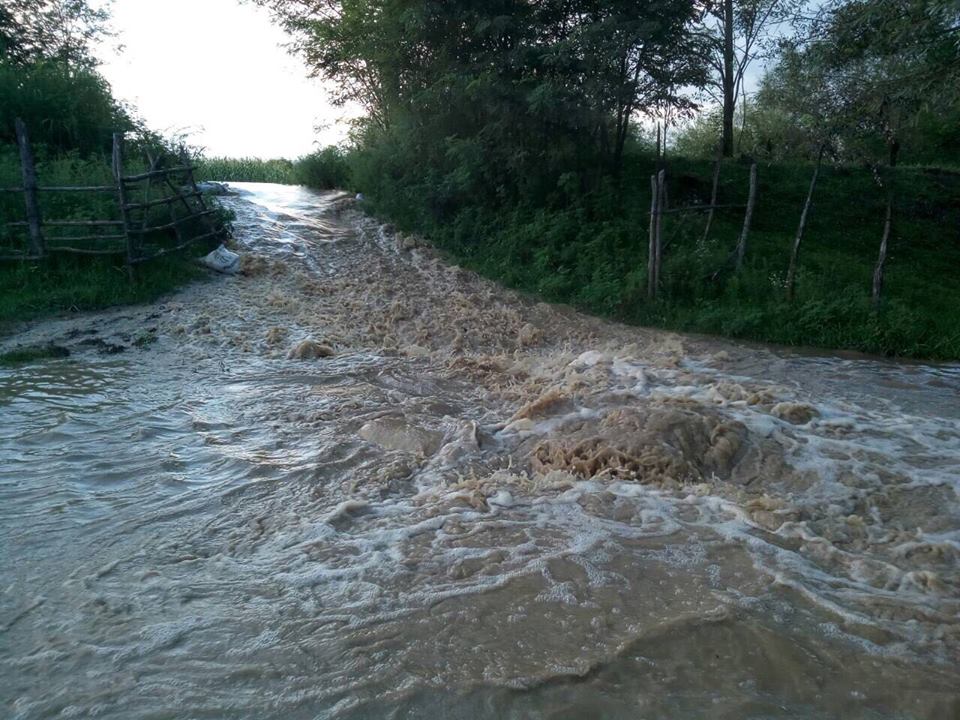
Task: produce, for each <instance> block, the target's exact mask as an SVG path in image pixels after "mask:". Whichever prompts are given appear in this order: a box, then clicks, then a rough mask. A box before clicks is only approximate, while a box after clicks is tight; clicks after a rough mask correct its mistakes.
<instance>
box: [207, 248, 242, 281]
mask: <svg viewBox="0 0 960 720" xmlns="http://www.w3.org/2000/svg"><path fill="white" fill-rule="evenodd" d="M200 262H202V263H203V264H204V265H206V266H207V267H208V268H210V269H211V270H216V271H217V272H220V273H224V274H226V275H236V274H237V273H238V272H240V256H239V255H237V253H235V252H230V251H229V250H227V248H225V247H224V246H223V243H220V247H218V248H217V249H216V250H214V251H213V252H212V253H210V254H209V255H207V256H206V257H205V258H203V259H202V260H201V261H200Z"/></svg>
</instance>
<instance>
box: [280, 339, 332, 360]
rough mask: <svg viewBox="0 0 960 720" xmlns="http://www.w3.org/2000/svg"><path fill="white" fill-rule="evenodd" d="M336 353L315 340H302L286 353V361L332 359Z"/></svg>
mask: <svg viewBox="0 0 960 720" xmlns="http://www.w3.org/2000/svg"><path fill="white" fill-rule="evenodd" d="M335 354H336V353H335V352H334V350H333V348H332V347H330V346H329V345H324V344H323V343H318V342H317V341H316V340H304V341H303V342H302V343H300V344H299V345H297V346H296V347H294V348H293V349H292V350H290V352H289V353H287V359H288V360H317V359H318V358H326V357H333V356H334V355H335Z"/></svg>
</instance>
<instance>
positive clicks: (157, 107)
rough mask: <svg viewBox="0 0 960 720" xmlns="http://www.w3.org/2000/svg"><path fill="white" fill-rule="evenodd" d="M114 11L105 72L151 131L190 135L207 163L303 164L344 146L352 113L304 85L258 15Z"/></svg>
mask: <svg viewBox="0 0 960 720" xmlns="http://www.w3.org/2000/svg"><path fill="white" fill-rule="evenodd" d="M110 7H111V9H112V10H111V12H112V16H113V19H112V22H111V25H112V27H113V30H114V31H115V32H116V33H117V37H116V38H115V39H114V40H113V42H109V43H105V44H103V45H102V46H101V47H100V48H99V50H98V54H99V56H100V59H101V60H102V62H103V65H102V67H101V72H102V73H103V74H104V76H105V77H106V78H107V80H108V81H109V82H110V84H111V85H112V86H113V89H114V93H115V94H116V95H117V96H118V97H119V98H120V99H122V100H124V101H126V102H129V103H131V104H133V105H134V106H135V108H136V109H137V111H138V113H139V115H140V116H141V117H142V118H143V119H144V120H145V121H146V123H147V126H148V127H150V128H151V129H152V130H156V131H159V132H161V133H164V134H173V133H179V132H184V131H185V132H187V133H188V136H189V140H188V142H189V143H190V144H191V145H195V146H200V147H203V148H205V149H206V153H207V154H208V155H226V156H231V157H261V158H273V157H288V158H295V157H299V156H301V155H305V154H307V153H309V152H311V151H312V150H314V149H315V148H316V147H317V146H318V144H319V145H320V146H323V145H330V144H335V143H337V142H339V141H341V140H342V139H344V137H345V136H346V132H347V126H346V123H345V122H344V121H345V120H346V119H348V117H347V113H345V111H344V110H343V109H341V108H336V107H333V105H332V104H331V103H330V101H329V98H328V95H327V92H326V90H325V89H324V87H323V85H322V84H321V83H320V81H317V80H311V79H309V78H307V72H306V70H305V68H304V66H303V64H302V62H301V61H300V60H299V59H298V58H296V57H294V56H291V55H290V54H289V53H288V52H287V50H286V49H285V48H283V47H282V46H283V44H284V43H285V42H287V39H288V38H287V36H286V34H285V33H284V32H283V31H282V30H281V29H280V28H278V27H276V26H275V25H274V24H273V23H271V21H270V16H269V13H267V12H266V11H265V10H263V9H262V8H258V7H255V6H253V5H251V4H249V3H241V2H240V1H239V0H162V1H161V0H113V2H112V3H110ZM117 44H120V45H122V50H121V52H119V53H117V52H116V46H117ZM318 126H319V127H320V129H319V131H318V130H317V129H316V128H318Z"/></svg>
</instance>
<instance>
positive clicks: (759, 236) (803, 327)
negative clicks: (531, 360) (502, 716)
mask: <svg viewBox="0 0 960 720" xmlns="http://www.w3.org/2000/svg"><path fill="white" fill-rule="evenodd" d="M711 170H712V165H711V163H709V162H707V161H694V160H683V159H674V160H671V163H670V201H671V206H672V207H677V206H684V205H690V204H700V203H704V202H706V201H707V200H708V198H709V183H710V177H711ZM652 171H653V164H652V161H651V160H650V159H649V158H644V157H639V156H635V157H631V158H629V159H628V162H627V169H626V171H625V174H624V177H623V181H622V186H621V188H620V190H619V192H618V191H616V190H615V189H614V188H612V187H608V188H606V189H605V190H603V191H600V192H594V193H591V194H589V195H586V196H583V195H578V194H574V193H571V194H570V195H569V196H566V195H563V194H562V191H558V195H557V196H556V197H555V198H554V199H553V200H552V201H551V202H550V203H548V205H549V206H548V207H543V206H541V207H532V206H528V205H523V204H512V205H503V206H500V207H485V206H482V205H479V204H477V205H474V206H467V207H460V208H458V209H456V210H455V211H453V212H450V211H447V212H445V213H444V214H443V215H442V216H438V215H435V214H432V213H431V212H430V211H429V205H428V204H427V203H429V198H428V199H427V201H426V202H425V203H423V204H421V205H419V206H418V205H417V204H416V196H417V194H420V195H424V196H427V193H428V190H425V189H424V188H412V189H411V190H406V189H403V188H397V189H396V192H395V193H392V192H391V189H390V188H389V186H387V189H386V191H385V190H384V188H383V187H381V188H380V189H379V192H378V193H377V194H376V195H374V194H373V193H370V195H368V197H371V200H372V204H373V207H374V210H375V211H376V212H378V213H379V214H380V215H382V216H384V217H387V218H389V219H391V220H393V221H394V222H396V224H397V225H398V226H399V227H400V228H401V229H406V230H417V231H420V232H423V233H424V234H425V235H427V236H428V237H429V238H430V239H431V240H432V241H433V242H434V243H435V244H436V245H438V246H439V247H440V248H442V249H444V250H446V251H447V252H449V253H450V254H451V255H452V256H453V257H454V258H455V259H456V260H457V261H458V262H461V263H463V264H464V265H466V266H468V267H470V268H472V269H475V270H477V271H479V272H481V273H482V274H484V275H487V276H488V277H491V278H494V279H496V280H499V281H501V282H503V283H505V284H507V285H509V286H511V287H515V288H519V289H522V290H525V291H530V292H533V293H536V294H538V295H540V296H541V297H543V298H545V299H547V300H549V301H554V302H563V303H570V304H572V305H574V306H576V307H579V308H581V309H583V310H586V311H588V312H591V313H595V314H599V315H603V316H606V317H611V318H616V319H620V320H624V321H628V322H633V323H638V324H643V325H652V326H658V327H663V328H669V329H675V330H684V331H694V332H700V333H707V334H718V335H726V336H730V337H735V338H742V339H748V340H754V341H764V342H771V343H782V344H788V345H803V346H819V347H824V348H836V349H848V350H857V351H862V352H867V353H872V354H880V355H889V356H910V357H918V358H929V359H948V360H955V359H958V358H960V312H958V311H957V308H960V283H958V281H957V279H956V268H958V267H960V176H958V175H956V174H953V173H949V172H939V171H931V170H927V169H917V168H903V169H900V170H899V171H898V172H897V175H896V179H895V182H896V188H897V195H896V197H897V202H896V209H895V232H894V237H893V240H892V242H891V247H890V257H889V260H888V265H887V277H886V285H885V292H884V300H883V304H882V306H881V308H880V310H879V312H875V311H874V309H873V308H872V307H871V305H870V287H871V277H872V272H873V265H874V263H875V261H876V257H877V250H878V248H879V243H880V238H881V234H882V230H883V210H884V202H885V196H884V192H883V190H882V189H881V188H879V187H878V186H877V184H876V183H875V181H874V179H873V177H872V174H871V173H870V172H869V171H868V170H866V169H863V168H834V167H831V168H825V169H824V171H823V173H822V176H821V181H820V184H819V185H818V188H817V192H816V196H815V200H814V206H813V210H812V215H811V217H810V221H809V225H808V228H807V232H806V235H805V239H804V245H803V249H802V252H801V260H800V262H801V268H800V275H799V285H798V291H797V297H796V299H795V301H794V302H792V303H790V302H787V300H786V298H785V293H784V290H783V284H784V279H785V275H786V269H787V263H788V258H789V248H790V244H791V242H792V238H793V236H794V234H795V232H796V225H797V222H798V220H799V216H800V211H801V208H802V205H803V201H804V198H805V195H806V191H807V187H808V184H809V180H810V175H811V173H812V167H810V166H805V165H786V164H781V165H761V166H760V169H759V177H760V182H759V192H758V201H757V202H758V204H757V210H756V214H755V217H754V223H753V230H752V233H751V235H750V242H749V247H748V251H747V258H746V266H745V268H744V270H743V271H742V272H741V273H739V274H735V273H733V272H732V271H728V272H726V273H724V274H723V275H722V277H721V279H720V280H719V281H717V282H711V281H709V280H707V279H705V278H706V277H707V276H709V275H710V274H712V273H713V272H714V271H716V270H717V269H718V268H720V267H722V266H723V265H724V262H725V260H726V259H727V258H728V257H729V254H730V252H731V250H732V249H733V248H734V246H735V245H736V241H737V237H738V235H739V232H740V228H741V224H742V220H743V217H742V210H728V211H722V212H720V213H719V214H718V216H717V219H716V220H715V224H714V230H713V232H712V233H711V236H710V238H709V240H708V241H707V242H706V243H702V242H701V235H702V232H703V225H704V222H705V216H704V215H702V214H697V215H692V214H690V215H671V216H668V217H667V218H666V221H665V228H664V238H665V241H666V243H667V247H666V250H665V255H664V258H665V259H664V267H663V272H662V277H663V285H662V288H661V294H660V298H659V299H658V301H657V302H653V303H651V302H648V301H647V300H646V255H647V251H646V246H647V223H648V215H647V211H648V209H649V206H650V190H649V176H650V174H651V173H652ZM747 176H748V167H747V166H746V165H743V164H740V163H737V162H733V161H731V162H730V163H727V164H726V165H725V166H724V169H723V174H722V177H723V183H722V186H721V193H720V202H721V203H743V202H745V200H746V194H747Z"/></svg>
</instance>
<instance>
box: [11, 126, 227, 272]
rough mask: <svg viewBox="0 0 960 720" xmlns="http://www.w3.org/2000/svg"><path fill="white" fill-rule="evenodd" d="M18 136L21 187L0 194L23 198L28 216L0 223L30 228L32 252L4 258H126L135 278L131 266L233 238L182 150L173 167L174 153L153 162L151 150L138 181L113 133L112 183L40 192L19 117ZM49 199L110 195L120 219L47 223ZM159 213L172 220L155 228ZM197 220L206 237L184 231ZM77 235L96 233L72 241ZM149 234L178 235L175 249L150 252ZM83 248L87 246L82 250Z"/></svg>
mask: <svg viewBox="0 0 960 720" xmlns="http://www.w3.org/2000/svg"><path fill="white" fill-rule="evenodd" d="M16 133H17V144H18V146H19V149H20V167H21V171H22V176H23V186H22V187H17V188H0V193H20V194H22V195H23V200H24V207H25V209H26V217H25V219H24V220H17V221H12V222H4V223H0V225H2V226H4V227H12V228H22V229H24V230H26V232H27V247H26V250H25V251H22V252H12V251H10V250H7V249H5V250H2V251H0V252H2V254H0V260H40V259H43V258H45V257H48V256H49V255H50V254H52V253H74V254H79V255H114V256H123V257H124V261H125V263H126V265H127V267H128V269H129V272H130V275H131V277H132V276H133V268H134V267H135V266H136V265H138V264H140V263H143V262H146V261H148V260H153V259H154V258H157V257H160V256H162V255H167V254H169V253H172V252H176V251H178V250H182V249H183V248H185V247H187V246H188V245H191V244H192V243H196V242H202V241H204V240H212V239H214V238H223V237H226V235H227V229H226V227H225V226H224V225H223V223H222V222H221V221H220V220H219V218H217V217H216V215H217V214H218V213H219V212H220V211H219V210H218V209H217V208H210V207H208V206H207V204H206V202H205V201H204V198H203V193H202V192H201V191H200V189H199V188H198V187H197V183H196V181H195V179H194V175H193V172H194V170H195V168H194V167H193V165H192V164H191V162H190V160H189V157H188V156H187V154H186V152H184V151H181V153H180V154H179V156H175V157H174V158H173V162H172V164H171V165H170V166H169V167H164V165H167V164H170V162H171V156H170V155H164V156H154V155H152V154H151V153H149V152H146V160H147V167H146V169H145V171H144V172H142V173H140V174H137V175H124V143H123V135H122V134H120V133H114V135H113V158H112V176H113V182H112V184H110V185H98V186H88V187H73V186H71V187H50V186H41V185H39V184H38V182H37V173H36V167H35V164H34V159H33V151H32V149H31V146H30V139H29V136H28V132H27V128H26V126H25V125H24V123H23V122H22V121H21V120H20V119H17V120H16ZM158 192H159V193H161V194H160V196H159V197H157V196H156V195H157V193H158ZM45 193H106V194H110V195H112V197H113V202H114V203H115V207H116V209H117V211H118V212H117V213H116V214H115V217H118V218H119V219H103V220H56V219H48V218H46V217H45V216H44V213H43V203H42V202H41V197H42V195H43V194H45ZM138 194H140V195H142V199H141V200H140V201H139V202H136V201H134V200H133V199H134V198H136V197H137V195H138ZM156 208H166V209H167V213H166V215H168V216H169V217H168V218H163V220H162V221H161V222H157V220H156V212H155V209H156ZM193 221H199V223H200V224H201V227H202V228H203V231H202V232H201V233H199V234H195V233H189V232H186V231H185V229H184V226H188V225H190V224H193V225H196V224H197V223H194V222H193ZM48 231H49V234H48ZM71 231H79V232H89V233H90V234H88V235H82V236H78V235H71V234H69V233H70V232H71ZM54 233H60V234H54ZM64 233H65V234H64ZM151 233H166V234H168V235H172V236H173V237H174V238H175V244H173V245H168V244H163V245H157V244H154V245H153V246H148V245H147V244H146V242H145V240H146V238H147V237H148V236H149V235H150V234H151ZM84 243H85V244H86V246H80V247H77V246H76V245H83V244H84ZM90 243H92V244H93V245H92V246H91V245H90Z"/></svg>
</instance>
